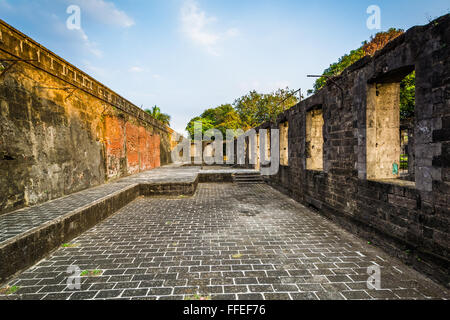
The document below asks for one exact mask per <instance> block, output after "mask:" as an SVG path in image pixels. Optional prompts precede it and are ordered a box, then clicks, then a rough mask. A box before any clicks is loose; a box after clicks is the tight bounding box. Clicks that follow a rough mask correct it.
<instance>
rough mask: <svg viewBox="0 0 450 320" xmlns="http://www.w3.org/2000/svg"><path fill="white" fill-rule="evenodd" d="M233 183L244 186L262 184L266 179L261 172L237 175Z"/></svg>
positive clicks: (234, 176)
mask: <svg viewBox="0 0 450 320" xmlns="http://www.w3.org/2000/svg"><path fill="white" fill-rule="evenodd" d="M233 182H234V183H236V184H239V185H243V184H262V183H264V179H263V178H262V176H261V174H260V173H259V172H255V173H237V174H234V175H233Z"/></svg>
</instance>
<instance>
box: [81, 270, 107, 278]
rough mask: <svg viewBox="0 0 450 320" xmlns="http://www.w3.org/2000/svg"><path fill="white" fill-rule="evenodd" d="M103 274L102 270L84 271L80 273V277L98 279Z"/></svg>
mask: <svg viewBox="0 0 450 320" xmlns="http://www.w3.org/2000/svg"><path fill="white" fill-rule="evenodd" d="M102 274H103V271H102V270H84V271H83V272H81V274H80V276H82V277H99V276H101V275H102Z"/></svg>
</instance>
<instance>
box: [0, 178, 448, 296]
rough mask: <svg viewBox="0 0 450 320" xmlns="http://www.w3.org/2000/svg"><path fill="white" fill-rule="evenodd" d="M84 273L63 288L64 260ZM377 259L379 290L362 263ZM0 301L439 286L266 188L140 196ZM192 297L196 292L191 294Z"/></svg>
mask: <svg viewBox="0 0 450 320" xmlns="http://www.w3.org/2000/svg"><path fill="white" fill-rule="evenodd" d="M73 265H76V266H78V267H79V268H80V271H91V272H90V274H87V275H85V273H86V272H84V273H82V274H83V276H82V277H81V287H80V289H79V290H76V289H75V290H70V289H68V288H67V279H68V277H69V276H71V275H73V274H69V273H67V268H68V267H69V266H73ZM374 265H375V266H379V267H380V270H381V288H382V289H381V290H369V289H368V288H367V279H368V277H369V275H368V273H367V268H368V267H370V266H374ZM8 286H9V287H10V290H11V291H14V290H17V291H16V292H15V293H13V294H10V295H8V296H3V299H189V298H193V297H194V295H196V294H198V295H199V296H202V297H211V299H302V300H304V299H405V298H408V299H425V298H449V297H450V296H449V293H448V292H447V291H446V290H445V289H444V288H443V287H441V286H439V285H437V284H435V283H433V282H432V281H431V280H429V279H427V278H425V277H423V276H422V275H420V274H419V273H417V272H415V271H413V270H412V269H410V268H409V267H407V266H405V265H404V264H402V263H401V262H399V261H398V260H396V259H394V258H392V257H389V256H387V255H386V254H384V253H383V252H382V251H381V250H379V249H377V248H375V247H373V246H371V245H370V244H368V243H367V242H365V241H362V240H360V239H358V238H356V237H355V236H353V235H351V234H349V233H348V232H346V231H344V230H343V229H341V228H340V227H337V226H336V225H334V224H333V223H332V222H330V221H328V220H326V219H324V218H323V217H321V216H320V215H319V214H318V213H315V212H312V211H310V210H309V209H307V208H305V207H303V206H302V205H300V204H298V203H296V202H295V201H293V200H292V199H290V198H288V197H286V196H284V195H282V194H281V193H279V192H278V191H276V190H274V189H272V188H271V187H270V186H268V185H264V184H262V185H247V186H237V185H235V184H231V183H227V184H200V185H199V187H198V190H197V192H196V194H195V195H194V196H193V197H173V198H167V197H165V198H163V197H157V198H138V199H137V200H135V201H134V202H132V203H130V204H129V205H128V206H126V207H124V208H123V209H122V210H120V211H119V212H118V213H116V214H115V215H114V216H112V217H110V218H108V219H107V220H105V221H104V222H102V223H100V224H98V225H97V226H96V227H95V228H93V229H91V230H89V231H87V232H86V233H84V234H83V235H81V236H80V237H78V238H77V239H75V240H74V241H72V242H71V244H70V245H69V246H67V247H62V248H60V249H58V250H57V251H55V252H54V253H53V254H51V255H50V256H49V257H48V258H47V259H44V260H42V261H41V262H40V263H38V264H37V265H35V266H34V267H32V268H30V269H29V270H27V271H25V272H23V273H21V274H20V275H18V276H17V278H15V279H13V280H12V281H11V282H10V283H8ZM195 297H196V298H198V296H195Z"/></svg>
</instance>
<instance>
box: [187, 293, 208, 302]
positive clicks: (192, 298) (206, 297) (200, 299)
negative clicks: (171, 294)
mask: <svg viewBox="0 0 450 320" xmlns="http://www.w3.org/2000/svg"><path fill="white" fill-rule="evenodd" d="M184 300H199V301H204V300H211V296H201V295H199V294H194V295H193V296H189V297H186V298H184Z"/></svg>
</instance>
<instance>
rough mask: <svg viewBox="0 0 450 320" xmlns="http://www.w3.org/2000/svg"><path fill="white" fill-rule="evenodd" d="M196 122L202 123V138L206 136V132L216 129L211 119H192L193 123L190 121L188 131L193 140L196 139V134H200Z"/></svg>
mask: <svg viewBox="0 0 450 320" xmlns="http://www.w3.org/2000/svg"><path fill="white" fill-rule="evenodd" d="M195 122H200V123H201V124H202V131H201V134H202V136H203V134H205V132H206V131H208V130H209V129H213V128H214V124H213V122H212V121H211V120H210V119H205V118H202V117H195V118H193V119H191V121H189V123H188V125H187V126H186V131H187V132H189V135H190V136H191V138H192V139H194V137H195V134H196V133H197V134H199V133H200V132H198V131H195V129H196V128H195Z"/></svg>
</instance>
